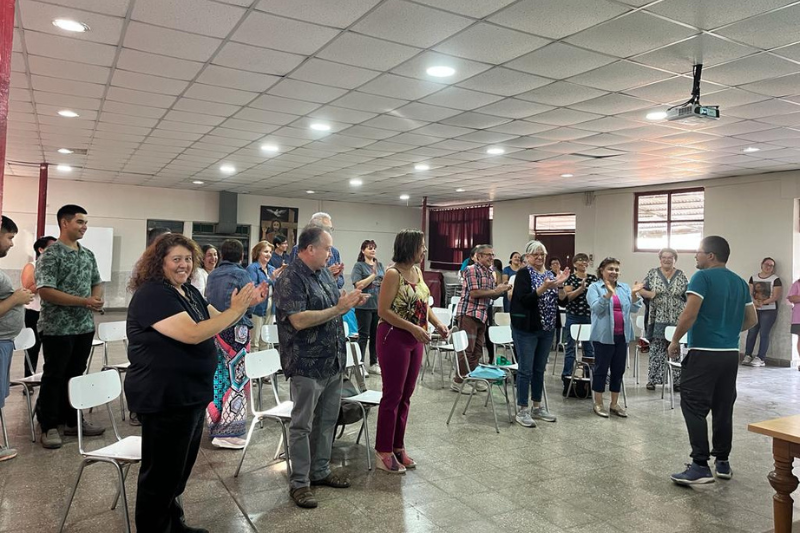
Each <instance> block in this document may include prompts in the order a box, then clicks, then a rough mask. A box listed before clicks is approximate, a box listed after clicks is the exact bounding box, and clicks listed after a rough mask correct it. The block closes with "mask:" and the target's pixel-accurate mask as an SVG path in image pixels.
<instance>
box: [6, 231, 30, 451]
mask: <svg viewBox="0 0 800 533" xmlns="http://www.w3.org/2000/svg"><path fill="white" fill-rule="evenodd" d="M18 231H19V230H18V229H17V225H16V224H14V221H13V220H11V219H10V218H8V217H3V221H2V225H1V226H0V257H5V256H6V255H8V251H9V250H10V249H11V247H12V246H14V237H15V236H16V235H17V232H18ZM32 300H33V293H32V292H31V291H29V290H28V289H24V288H23V289H17V290H14V287H13V286H12V284H11V278H9V277H8V274H6V273H5V272H3V271H2V270H0V410H1V409H3V407H4V406H5V403H6V398H8V389H9V385H10V383H9V380H10V374H11V356H12V354H13V353H14V338H16V336H17V335H19V332H20V331H22V328H23V327H24V325H25V314H24V313H25V307H24V306H26V305H27V304H29V303H31V301H32ZM3 423H5V421H4V422H3ZM4 446H5V447H4V448H0V461H7V460H8V459H13V458H14V457H16V456H17V450H15V449H14V448H11V447H10V446H9V445H8V443H7V442H5V443H4Z"/></svg>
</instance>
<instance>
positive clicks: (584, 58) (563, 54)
mask: <svg viewBox="0 0 800 533" xmlns="http://www.w3.org/2000/svg"><path fill="white" fill-rule="evenodd" d="M615 60H616V59H615V58H613V57H609V56H605V55H602V54H597V53H595V52H590V51H588V50H582V49H580V48H576V47H574V46H570V45H568V44H564V43H553V44H551V45H548V46H545V47H544V48H542V49H540V50H536V51H535V52H531V53H530V54H526V55H524V56H522V57H520V58H519V59H515V60H514V61H512V62H510V63H508V64H507V65H506V66H507V67H508V68H513V69H516V70H522V71H524V72H529V73H531V74H538V75H540V76H545V77H548V78H553V79H563V78H568V77H570V76H574V75H576V74H580V73H582V72H586V71H587V70H592V69H595V68H597V67H602V66H603V65H608V64H609V63H613V62H614V61H615Z"/></svg>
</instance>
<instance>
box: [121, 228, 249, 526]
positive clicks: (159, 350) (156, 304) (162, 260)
mask: <svg viewBox="0 0 800 533" xmlns="http://www.w3.org/2000/svg"><path fill="white" fill-rule="evenodd" d="M199 261H200V250H199V249H198V247H197V244H195V243H194V241H192V240H191V239H189V238H187V237H184V236H183V235H179V234H174V233H173V234H169V235H165V236H162V237H161V238H159V239H158V240H157V241H156V242H155V243H153V245H151V246H150V247H148V248H147V250H145V252H144V254H143V255H142V257H141V258H140V259H139V262H138V263H137V264H136V267H135V271H134V273H133V276H132V277H131V281H130V283H129V289H130V290H131V291H133V298H132V299H131V303H130V305H129V306H128V319H127V322H128V325H127V330H128V359H129V360H130V362H131V366H130V368H129V369H128V375H127V377H126V379H125V395H126V396H127V398H128V404H129V406H130V408H131V410H133V411H135V412H136V413H138V414H139V419H140V420H141V422H142V464H141V469H140V471H139V481H138V492H137V497H136V527H137V529H138V530H139V531H204V530H201V529H193V528H189V527H188V526H187V525H186V524H185V522H184V516H183V508H182V506H181V503H180V496H181V494H182V493H183V490H184V489H185V488H186V481H187V479H188V478H189V474H191V471H192V467H193V466H194V462H195V459H196V458H197V452H198V450H199V448H200V439H201V437H202V435H203V420H204V419H205V409H206V406H207V405H208V403H209V402H210V401H211V399H212V398H213V393H214V372H215V370H216V367H217V350H216V348H215V344H214V336H215V335H216V334H218V333H219V332H220V331H222V330H224V329H226V328H228V327H230V326H231V325H233V324H235V323H236V322H238V321H239V320H240V319H241V317H242V316H243V315H244V313H245V312H246V311H247V308H248V307H249V306H250V305H251V303H252V302H253V301H257V300H258V295H257V294H256V293H257V291H256V289H255V287H254V286H253V284H252V283H250V284H248V285H246V286H245V287H243V288H242V289H241V290H239V291H234V292H233V294H232V295H231V297H230V305H229V307H228V308H227V309H226V310H225V311H224V312H219V311H217V310H216V309H215V308H214V306H212V305H210V304H209V303H208V302H207V301H206V300H205V298H203V295H202V294H200V291H198V290H197V289H196V288H195V287H194V286H192V285H191V284H190V283H189V279H191V277H192V274H193V273H194V271H195V270H196V269H197V267H198V264H199Z"/></svg>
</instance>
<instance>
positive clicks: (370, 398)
mask: <svg viewBox="0 0 800 533" xmlns="http://www.w3.org/2000/svg"><path fill="white" fill-rule="evenodd" d="M361 364H363V363H362V362H361V347H360V346H359V345H358V344H356V343H350V350H348V357H347V366H346V368H347V369H351V368H353V367H356V366H358V365H361ZM353 386H354V387H355V389H356V391H357V392H358V394H356V395H355V396H349V397H347V398H345V397H342V401H343V402H349V403H354V404H356V405H358V406H359V407H360V408H361V429H360V430H359V432H358V436H357V437H356V444H358V442H359V441H360V440H361V435H364V442H365V445H366V448H365V450H366V454H367V470H372V447H371V446H370V443H369V426H367V415H368V414H369V409H368V408H369V407H376V406H378V405H380V403H381V398H383V392H381V391H377V390H369V389H367V390H365V391H363V392H362V391H361V388H360V387H359V386H358V383H356V382H353Z"/></svg>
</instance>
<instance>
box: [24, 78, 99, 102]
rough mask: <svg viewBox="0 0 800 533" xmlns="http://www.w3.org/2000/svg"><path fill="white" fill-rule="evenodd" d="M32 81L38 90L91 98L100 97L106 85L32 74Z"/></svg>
mask: <svg viewBox="0 0 800 533" xmlns="http://www.w3.org/2000/svg"><path fill="white" fill-rule="evenodd" d="M31 83H32V84H33V88H34V89H35V90H37V91H47V92H51V93H61V94H71V95H74V96H83V97H89V98H100V97H102V96H103V92H104V91H105V86H104V85H99V84H97V83H84V82H80V81H73V80H62V79H58V78H46V77H44V76H31Z"/></svg>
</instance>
